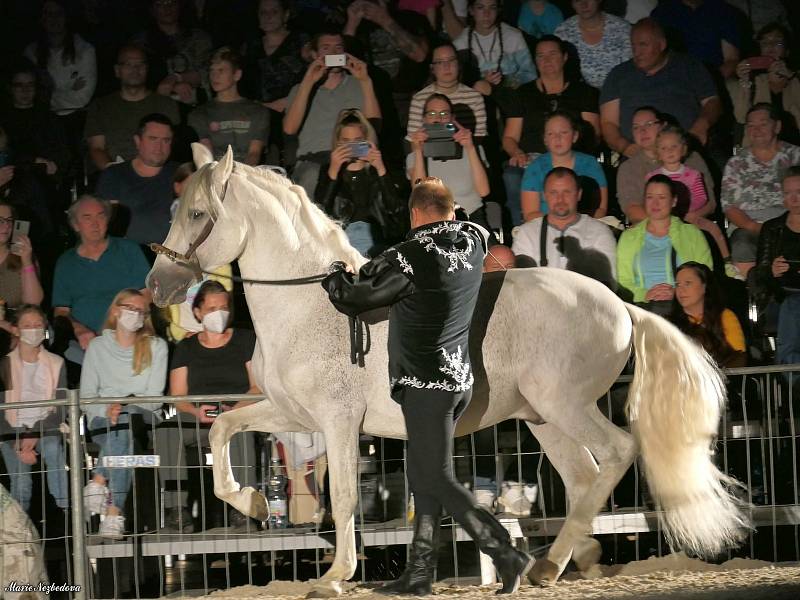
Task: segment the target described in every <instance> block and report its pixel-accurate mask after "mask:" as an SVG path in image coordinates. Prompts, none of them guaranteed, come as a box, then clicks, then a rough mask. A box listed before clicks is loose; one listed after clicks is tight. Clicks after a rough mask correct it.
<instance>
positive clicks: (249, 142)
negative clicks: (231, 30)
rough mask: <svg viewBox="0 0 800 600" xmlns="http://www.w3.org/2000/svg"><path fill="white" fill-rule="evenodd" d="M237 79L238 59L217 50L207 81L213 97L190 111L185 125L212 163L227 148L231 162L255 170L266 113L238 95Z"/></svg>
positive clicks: (263, 139)
mask: <svg viewBox="0 0 800 600" xmlns="http://www.w3.org/2000/svg"><path fill="white" fill-rule="evenodd" d="M241 78H242V62H241V58H240V57H239V55H238V54H237V53H236V52H234V51H233V50H231V49H230V48H220V49H219V50H217V51H216V52H215V53H214V54H213V56H212V57H211V66H210V67H209V77H208V79H209V82H210V84H211V89H212V90H213V91H214V92H215V93H216V97H215V98H214V99H213V100H209V101H208V102H206V103H205V104H203V105H202V106H200V107H198V108H196V109H194V111H192V113H191V114H190V115H189V125H190V126H191V127H192V128H193V129H194V130H195V131H196V132H197V137H198V138H199V139H200V143H201V144H203V145H204V146H206V147H207V148H208V149H209V150H211V152H212V153H213V154H214V158H215V159H217V160H219V159H220V158H221V157H222V156H223V155H224V154H225V152H226V151H227V149H228V146H231V148H233V157H234V159H235V160H238V161H240V162H243V163H246V164H248V165H254V166H255V165H257V164H259V163H260V162H261V153H262V152H263V150H264V145H265V143H266V141H267V137H268V135H269V112H268V111H267V109H266V108H264V107H263V106H262V105H261V104H259V103H258V102H253V101H252V100H247V99H246V98H242V97H241V95H239V89H238V87H237V85H238V82H239V80H240V79H241Z"/></svg>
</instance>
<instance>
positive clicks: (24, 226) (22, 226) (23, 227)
mask: <svg viewBox="0 0 800 600" xmlns="http://www.w3.org/2000/svg"><path fill="white" fill-rule="evenodd" d="M30 230H31V223H30V221H20V220H16V221H14V231H13V233H12V234H11V243H12V244H13V243H14V242H16V241H17V240H18V239H19V236H21V235H28V232H30Z"/></svg>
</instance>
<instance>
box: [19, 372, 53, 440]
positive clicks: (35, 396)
mask: <svg viewBox="0 0 800 600" xmlns="http://www.w3.org/2000/svg"><path fill="white" fill-rule="evenodd" d="M50 399H51V398H50V386H49V385H48V378H47V368H46V367H44V366H42V364H41V363H40V362H35V363H29V362H26V361H22V393H21V394H20V398H19V401H20V402H39V401H41V400H50ZM50 410H51V409H50V408H49V407H47V406H43V407H41V408H20V409H17V426H18V427H23V426H24V427H31V428H32V427H33V426H34V425H36V423H38V422H39V421H41V420H42V419H44V418H45V417H46V416H47V414H48V413H49V412H50Z"/></svg>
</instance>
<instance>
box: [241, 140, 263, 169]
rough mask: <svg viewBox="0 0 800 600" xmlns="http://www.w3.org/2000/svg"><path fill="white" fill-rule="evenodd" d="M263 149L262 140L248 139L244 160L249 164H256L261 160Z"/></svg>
mask: <svg viewBox="0 0 800 600" xmlns="http://www.w3.org/2000/svg"><path fill="white" fill-rule="evenodd" d="M263 150H264V142H263V141H261V140H250V145H249V146H248V148H247V156H246V157H245V159H244V162H245V163H246V164H248V165H251V166H256V165H257V164H258V163H260V162H261V152H262V151H263Z"/></svg>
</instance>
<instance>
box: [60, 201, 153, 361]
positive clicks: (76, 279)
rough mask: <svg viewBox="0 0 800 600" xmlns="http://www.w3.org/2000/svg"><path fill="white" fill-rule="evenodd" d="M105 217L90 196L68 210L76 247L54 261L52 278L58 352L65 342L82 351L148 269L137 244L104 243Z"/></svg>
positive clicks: (104, 206) (106, 211)
mask: <svg viewBox="0 0 800 600" xmlns="http://www.w3.org/2000/svg"><path fill="white" fill-rule="evenodd" d="M110 214H111V206H110V205H109V203H108V202H105V201H103V200H98V199H97V198H94V197H92V196H81V197H80V198H78V199H77V200H76V201H75V202H74V203H73V204H72V206H70V208H69V211H68V215H67V216H68V217H69V222H70V225H72V227H73V229H75V231H76V232H77V233H78V238H79V241H78V245H77V246H75V247H74V248H71V249H70V250H67V251H66V252H65V253H64V254H62V255H61V257H60V258H59V259H58V262H57V263H56V272H55V277H54V278H53V313H54V314H55V317H56V319H55V321H56V322H54V323H53V326H54V328H55V329H56V336H57V337H58V336H59V334H62V335H63V336H64V339H62V340H61V341H62V344H61V346H62V348H61V351H62V352H63V351H64V349H65V347H66V346H67V341H68V339H69V338H70V337H74V339H75V340H76V341H77V346H78V347H79V348H80V349H81V350H85V349H86V347H87V346H88V345H89V342H90V341H91V340H92V339H93V338H94V337H95V336H96V335H97V333H98V332H100V329H101V327H102V325H103V319H104V318H105V314H106V311H107V310H108V307H109V306H110V304H111V301H112V300H113V298H114V295H115V294H116V293H117V292H119V290H121V289H123V288H129V287H130V288H136V289H142V288H144V278H145V277H146V276H147V273H148V271H149V270H150V265H149V264H148V263H147V260H146V259H145V257H144V254H142V251H141V249H140V248H139V246H138V245H137V244H136V243H134V242H132V241H130V240H123V239H119V238H115V237H107V235H106V234H107V233H108V219H109V216H110ZM57 341H58V339H57ZM75 351H77V348H76V349H75V350H74V351H73V352H75ZM78 355H79V356H76V355H75V354H74V353H72V354H71V356H73V357H76V358H79V357H80V353H78ZM66 358H68V359H69V358H70V357H69V356H67V357H66Z"/></svg>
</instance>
